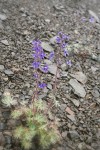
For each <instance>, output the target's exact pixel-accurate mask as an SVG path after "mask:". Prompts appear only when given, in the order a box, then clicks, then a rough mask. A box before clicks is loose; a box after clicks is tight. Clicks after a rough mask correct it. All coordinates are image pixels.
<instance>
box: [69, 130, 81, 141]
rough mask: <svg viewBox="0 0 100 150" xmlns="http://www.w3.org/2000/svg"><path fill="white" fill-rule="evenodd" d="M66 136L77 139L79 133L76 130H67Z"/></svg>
mask: <svg viewBox="0 0 100 150" xmlns="http://www.w3.org/2000/svg"><path fill="white" fill-rule="evenodd" d="M68 137H69V138H70V139H72V140H76V139H79V134H78V132H77V131H75V130H74V131H69V132H68Z"/></svg>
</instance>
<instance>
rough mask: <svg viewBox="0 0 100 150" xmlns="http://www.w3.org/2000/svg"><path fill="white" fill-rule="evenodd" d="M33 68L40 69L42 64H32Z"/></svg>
mask: <svg viewBox="0 0 100 150" xmlns="http://www.w3.org/2000/svg"><path fill="white" fill-rule="evenodd" d="M32 66H33V68H34V69H38V68H39V66H40V62H35V61H34V62H33V63H32Z"/></svg>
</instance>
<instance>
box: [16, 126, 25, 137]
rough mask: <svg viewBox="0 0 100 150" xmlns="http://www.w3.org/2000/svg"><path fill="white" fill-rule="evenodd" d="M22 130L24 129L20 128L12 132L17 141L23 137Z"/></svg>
mask: <svg viewBox="0 0 100 150" xmlns="http://www.w3.org/2000/svg"><path fill="white" fill-rule="evenodd" d="M23 130H24V128H23V127H22V126H19V127H17V128H16V129H15V130H14V137H15V138H17V139H18V138H19V139H21V138H22V135H23Z"/></svg>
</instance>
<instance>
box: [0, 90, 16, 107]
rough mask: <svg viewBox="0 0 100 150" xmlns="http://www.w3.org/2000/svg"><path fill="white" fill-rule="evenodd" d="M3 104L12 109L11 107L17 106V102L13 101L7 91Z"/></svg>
mask: <svg viewBox="0 0 100 150" xmlns="http://www.w3.org/2000/svg"><path fill="white" fill-rule="evenodd" d="M2 103H3V104H4V105H6V106H7V107H11V105H15V104H16V103H17V102H16V101H15V100H13V98H12V97H11V95H10V93H9V92H8V91H6V92H5V93H4V95H3V99H2Z"/></svg>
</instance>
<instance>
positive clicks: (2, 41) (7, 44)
mask: <svg viewBox="0 0 100 150" xmlns="http://www.w3.org/2000/svg"><path fill="white" fill-rule="evenodd" d="M1 43H3V44H4V45H6V46H9V43H8V41H7V40H1Z"/></svg>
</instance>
